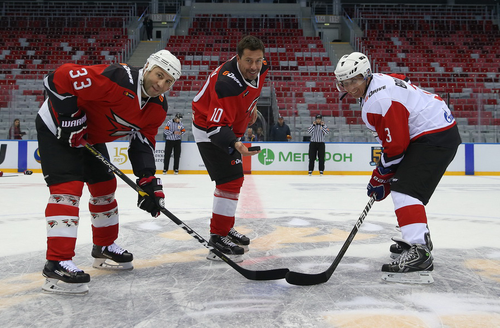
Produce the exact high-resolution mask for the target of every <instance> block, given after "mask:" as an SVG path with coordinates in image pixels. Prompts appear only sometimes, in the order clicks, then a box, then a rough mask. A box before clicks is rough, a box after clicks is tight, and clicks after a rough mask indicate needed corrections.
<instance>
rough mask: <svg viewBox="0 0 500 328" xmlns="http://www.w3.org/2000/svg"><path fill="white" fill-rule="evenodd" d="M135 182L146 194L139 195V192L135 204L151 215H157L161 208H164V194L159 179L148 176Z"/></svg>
mask: <svg viewBox="0 0 500 328" xmlns="http://www.w3.org/2000/svg"><path fill="white" fill-rule="evenodd" d="M137 184H138V185H139V186H140V187H141V188H142V190H144V191H145V192H146V193H147V194H148V195H146V196H141V194H139V199H138V200H137V206H138V207H139V208H140V209H142V210H144V211H146V212H149V213H151V216H152V217H154V218H156V217H158V215H160V211H161V209H163V208H165V194H164V193H163V186H162V184H161V179H159V178H156V177H154V176H150V177H148V178H141V179H138V180H137Z"/></svg>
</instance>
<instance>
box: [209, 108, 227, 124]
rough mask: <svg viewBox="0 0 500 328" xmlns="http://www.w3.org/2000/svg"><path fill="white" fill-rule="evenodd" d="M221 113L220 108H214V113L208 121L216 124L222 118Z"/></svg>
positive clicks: (222, 110)
mask: <svg viewBox="0 0 500 328" xmlns="http://www.w3.org/2000/svg"><path fill="white" fill-rule="evenodd" d="M223 112H224V109H222V108H214V113H213V114H212V117H211V118H210V121H211V122H215V123H218V122H219V121H220V118H221V117H222V113H223Z"/></svg>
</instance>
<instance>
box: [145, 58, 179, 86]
mask: <svg viewBox="0 0 500 328" xmlns="http://www.w3.org/2000/svg"><path fill="white" fill-rule="evenodd" d="M155 66H158V67H160V68H161V69H163V70H164V71H165V72H167V73H168V74H169V75H171V76H172V77H173V78H174V80H175V81H177V80H178V79H179V78H180V77H181V75H182V71H181V69H182V68H181V62H180V60H179V59H177V57H175V56H174V55H172V53H171V52H170V51H168V50H160V51H158V52H155V53H154V54H151V56H149V58H148V60H147V62H146V64H145V65H144V72H148V71H150V70H152V69H153V68H154V67H155Z"/></svg>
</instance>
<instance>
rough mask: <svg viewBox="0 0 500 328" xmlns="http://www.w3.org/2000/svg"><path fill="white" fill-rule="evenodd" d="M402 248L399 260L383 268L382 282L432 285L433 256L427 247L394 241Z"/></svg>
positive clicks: (398, 240)
mask: <svg viewBox="0 0 500 328" xmlns="http://www.w3.org/2000/svg"><path fill="white" fill-rule="evenodd" d="M393 240H394V241H395V242H396V243H397V244H398V246H400V247H401V249H402V253H401V255H400V256H399V258H398V259H397V260H395V261H394V262H392V263H390V264H384V265H383V266H382V272H384V274H383V276H382V280H385V281H389V282H400V283H410V284H431V283H433V282H434V279H433V278H432V275H431V273H430V271H432V270H434V265H433V263H432V261H433V258H432V254H431V252H430V250H429V248H428V246H427V245H421V244H413V245H411V244H410V243H408V242H406V241H405V240H403V239H396V238H394V239H393Z"/></svg>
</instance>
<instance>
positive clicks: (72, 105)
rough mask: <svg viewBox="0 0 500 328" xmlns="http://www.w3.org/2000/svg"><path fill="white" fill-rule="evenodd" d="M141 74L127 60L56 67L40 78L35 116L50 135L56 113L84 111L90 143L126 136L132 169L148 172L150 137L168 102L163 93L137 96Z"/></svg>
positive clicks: (151, 154) (151, 149)
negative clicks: (41, 99)
mask: <svg viewBox="0 0 500 328" xmlns="http://www.w3.org/2000/svg"><path fill="white" fill-rule="evenodd" d="M141 76H142V68H138V67H132V66H128V65H127V64H112V65H94V66H82V65H76V64H64V65H61V66H60V67H59V68H58V69H56V70H55V71H54V72H53V73H51V74H49V75H48V76H47V77H46V78H45V80H44V85H45V88H46V90H47V94H48V99H47V101H46V102H45V103H44V105H43V106H42V108H41V109H40V111H39V115H40V116H41V118H42V119H43V121H44V122H45V124H46V125H47V127H48V128H49V129H50V130H51V131H52V132H53V133H54V134H55V133H56V129H57V126H58V125H59V120H58V117H59V116H60V115H71V114H73V113H76V112H78V111H83V112H85V114H86V115H87V131H88V134H87V141H88V142H89V143H91V144H97V143H105V142H110V141H113V140H116V139H118V138H120V137H123V136H125V135H131V137H132V138H131V143H130V150H129V155H130V160H131V163H132V166H133V167H134V173H136V172H137V171H136V169H138V167H140V168H139V170H140V171H142V170H144V169H146V168H147V169H148V170H153V174H154V171H155V170H156V166H155V162H154V149H155V143H156V142H155V137H156V134H157V133H158V128H159V127H160V125H161V124H162V123H163V122H164V120H165V117H166V115H167V109H168V105H167V100H166V99H165V97H164V96H163V95H162V96H159V97H156V98H145V99H142V97H141V85H140V83H141V79H142V77H141ZM132 154H138V155H137V156H134V155H132ZM144 154H146V157H147V160H145V157H144V156H143V155H144ZM137 157H140V158H137ZM134 162H135V163H134ZM139 163H141V164H139ZM134 164H135V166H134ZM136 174H137V173H136Z"/></svg>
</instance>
